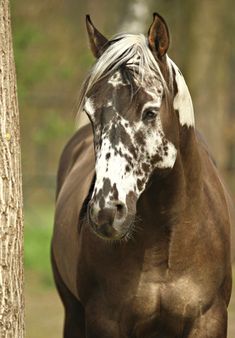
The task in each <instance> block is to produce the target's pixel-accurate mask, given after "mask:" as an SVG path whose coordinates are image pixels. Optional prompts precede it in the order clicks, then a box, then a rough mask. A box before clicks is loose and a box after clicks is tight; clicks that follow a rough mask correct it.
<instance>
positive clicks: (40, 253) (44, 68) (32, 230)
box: [11, 0, 235, 338]
mask: <svg viewBox="0 0 235 338" xmlns="http://www.w3.org/2000/svg"><path fill="white" fill-rule="evenodd" d="M155 11H157V12H159V13H160V14H161V15H162V16H163V17H164V18H165V19H166V21H167V23H168V25H169V27H170V32H171V41H172V43H171V48H170V50H169V56H170V57H171V58H172V59H173V60H174V61H175V63H176V64H177V65H178V66H179V68H180V69H181V70H182V72H183V74H184V76H185V79H186V82H187V84H188V86H189V89H190V91H191V94H192V99H193V103H194V108H195V118H196V125H197V127H198V129H199V130H201V131H202V133H203V134H204V135H205V138H206V140H207V141H208V145H209V148H210V149H211V152H212V154H213V156H214V158H215V159H216V161H217V164H218V166H219V167H220V169H221V170H222V171H223V172H224V175H225V177H226V178H227V182H228V185H229V186H230V190H231V191H233V193H234V196H235V178H234V170H235V108H234V107H235V95H234V92H235V75H234V74H235V43H234V40H235V38H234V32H235V2H234V0H216V1H215V0H187V1H185V0H112V1H109V0H99V1H96V0H87V1H84V0H83V1H82V0H40V1H38V0H24V1H20V0H11V12H12V22H13V40H14V51H15V60H16V69H17V78H18V90H19V104H20V113H21V134H22V163H23V187H24V200H25V218H26V220H25V223H26V232H25V262H26V270H27V268H30V269H35V270H37V271H39V272H40V274H41V275H42V276H43V280H44V282H45V281H46V283H48V280H49V283H51V279H50V278H51V277H48V275H49V272H48V271H50V263H49V240H50V235H51V228H52V219H53V207H52V205H53V201H54V187H55V176H56V170H57V165H58V159H59V155H60V153H61V151H62V148H63V146H64V145H65V143H66V141H67V140H68V138H69V137H70V136H71V135H72V133H73V132H74V130H75V121H74V117H75V115H76V111H77V98H78V93H79V88H80V85H81V83H82V81H83V79H84V77H85V75H86V74H87V72H88V69H89V68H90V67H91V65H92V64H93V62H94V59H93V57H92V55H91V53H90V51H89V48H88V42H87V35H86V31H85V15H86V14H90V15H91V18H92V20H93V22H94V23H95V25H96V26H97V28H98V29H99V30H100V31H101V32H102V33H103V34H104V35H106V36H107V37H111V36H112V35H114V34H116V33H118V32H121V31H128V32H141V33H147V30H148V28H149V25H150V23H151V21H152V13H153V12H155ZM30 277H32V275H30ZM31 280H32V278H31ZM26 290H27V274H26ZM41 298H42V297H41V296H40V299H41ZM26 305H27V297H26ZM29 308H30V306H29ZM26 310H27V307H26ZM43 311H44V312H45V310H43ZM31 312H33V311H31ZM234 312H235V310H234ZM26 314H27V312H26ZM30 315H31V314H30ZM47 317H48V316H47ZM49 317H50V319H51V322H50V325H52V317H51V314H50V316H49ZM26 319H27V316H26ZM29 321H30V323H32V322H33V320H32V319H31V320H28V322H29ZM35 322H37V323H38V317H37V319H36V320H35ZM26 323H27V322H26ZM35 325H36V324H35ZM37 332H39V333H38V335H37ZM42 332H43V331H42V328H41V327H37V328H36V329H35V327H34V328H33V329H32V331H30V329H29V337H30V338H41V337H42V336H44V337H45V338H46V337H50V338H51V337H56V336H57V335H56V334H55V332H56V331H53V332H54V333H53V334H51V333H48V335H47V334H46V333H45V334H42ZM234 336H235V328H234V333H233V335H231V337H234Z"/></svg>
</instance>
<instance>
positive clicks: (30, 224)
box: [24, 206, 54, 286]
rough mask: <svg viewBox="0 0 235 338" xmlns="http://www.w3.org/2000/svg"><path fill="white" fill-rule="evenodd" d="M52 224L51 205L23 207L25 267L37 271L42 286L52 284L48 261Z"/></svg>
mask: <svg viewBox="0 0 235 338" xmlns="http://www.w3.org/2000/svg"><path fill="white" fill-rule="evenodd" d="M52 225H53V208H52V206H40V207H34V208H32V207H31V208H26V209H25V237H24V263H25V268H26V270H29V271H34V272H35V273H37V274H38V276H39V277H40V280H41V282H42V283H43V285H44V286H53V285H54V282H53V278H52V272H51V263H50V240H51V236H52Z"/></svg>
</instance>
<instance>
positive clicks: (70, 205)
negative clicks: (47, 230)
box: [52, 124, 95, 296]
mask: <svg viewBox="0 0 235 338" xmlns="http://www.w3.org/2000/svg"><path fill="white" fill-rule="evenodd" d="M94 167H95V162H94V150H93V134H92V129H91V126H90V124H89V125H86V126H84V127H83V128H81V129H80V130H78V131H77V132H76V134H75V135H74V136H73V137H72V138H71V139H70V141H69V142H68V143H67V145H66V146H65V148H64V151H63V153H62V155H61V159H60V164H59V169H58V176H57V194H56V195H57V200H56V213H55V222H54V223H55V224H54V233H53V239H52V251H53V256H54V259H55V262H56V265H57V269H58V270H59V273H60V275H61V277H62V278H63V280H64V282H65V283H66V285H67V286H68V287H69V289H70V291H72V292H73V293H74V294H75V296H77V294H76V292H77V291H76V274H77V271H76V266H77V262H76V261H77V257H78V253H79V228H78V227H79V218H80V212H81V209H82V207H83V204H84V201H85V199H86V197H87V195H88V193H89V190H90V186H91V183H92V179H93V176H94Z"/></svg>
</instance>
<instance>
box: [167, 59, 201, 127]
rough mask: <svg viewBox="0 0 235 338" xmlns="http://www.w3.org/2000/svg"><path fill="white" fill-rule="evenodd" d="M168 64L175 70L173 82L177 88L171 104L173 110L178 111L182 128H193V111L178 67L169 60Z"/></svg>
mask: <svg viewBox="0 0 235 338" xmlns="http://www.w3.org/2000/svg"><path fill="white" fill-rule="evenodd" d="M170 63H171V64H172V66H173V67H174V70H175V74H176V75H175V81H176V84H177V88H178V93H177V94H176V96H175V98H174V102H173V106H174V109H175V110H178V111H179V120H180V124H181V125H182V126H184V125H187V126H188V127H190V126H192V127H193V126H194V125H195V121H194V111H193V103H192V99H191V96H190V93H189V90H188V87H187V85H186V82H185V80H184V77H183V76H182V75H181V73H180V71H179V69H178V67H177V66H176V65H175V64H174V62H173V61H172V60H170Z"/></svg>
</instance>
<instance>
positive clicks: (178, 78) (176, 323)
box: [51, 13, 232, 338]
mask: <svg viewBox="0 0 235 338" xmlns="http://www.w3.org/2000/svg"><path fill="white" fill-rule="evenodd" d="M86 26H87V31H88V36H89V41H90V47H91V50H92V52H93V54H94V56H95V58H96V62H95V64H94V66H93V68H92V69H91V71H90V73H89V74H88V76H87V78H86V80H85V82H84V84H83V86H82V89H81V96H80V100H79V109H78V111H79V113H78V114H79V116H80V114H84V115H86V116H87V117H88V120H87V121H88V123H86V124H85V125H84V126H83V127H81V128H80V129H78V131H77V132H76V133H75V135H74V136H73V137H72V138H71V139H70V141H69V142H68V143H67V145H66V146H65V149H64V151H63V153H62V155H61V159H60V164H59V169H58V178H57V192H56V211H55V222H54V232H53V238H52V250H51V251H52V267H53V273H54V279H55V283H56V286H57V289H58V293H59V295H60V297H61V300H62V303H63V305H64V310H65V319H64V333H63V334H64V338H145V337H148V338H175V337H178V338H182V337H183V338H186V337H187V338H194V337H197V338H205V337H208V338H209V337H210V338H225V337H226V336H227V307H228V304H229V300H230V294H231V283H232V281H231V280H232V279H231V253H230V215H229V206H228V200H227V192H226V190H225V188H224V185H223V183H222V182H221V179H220V176H219V174H218V170H217V168H216V165H215V163H214V160H213V158H212V156H211V155H210V153H209V151H208V147H207V145H206V143H205V142H204V141H203V138H202V137H201V136H200V134H199V132H197V130H196V128H195V121H194V109H193V104H192V99H191V96H190V93H189V89H188V87H187V84H186V82H185V80H184V77H183V75H182V73H181V71H180V70H179V68H178V67H177V66H176V64H175V63H174V62H173V61H172V60H171V59H170V57H169V56H168V54H167V51H168V47H169V41H170V35H169V30H168V26H167V24H166V22H165V20H164V19H163V18H162V17H161V16H160V15H159V14H157V13H154V15H153V21H152V24H151V25H150V28H149V31H148V34H147V35H146V36H145V35H142V34H126V33H122V34H118V35H115V36H114V37H113V38H112V39H110V40H108V39H107V38H106V37H104V35H103V34H101V33H100V32H99V31H98V30H97V28H96V27H95V26H94V24H93V23H92V21H91V19H90V16H89V15H88V16H87V17H86Z"/></svg>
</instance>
